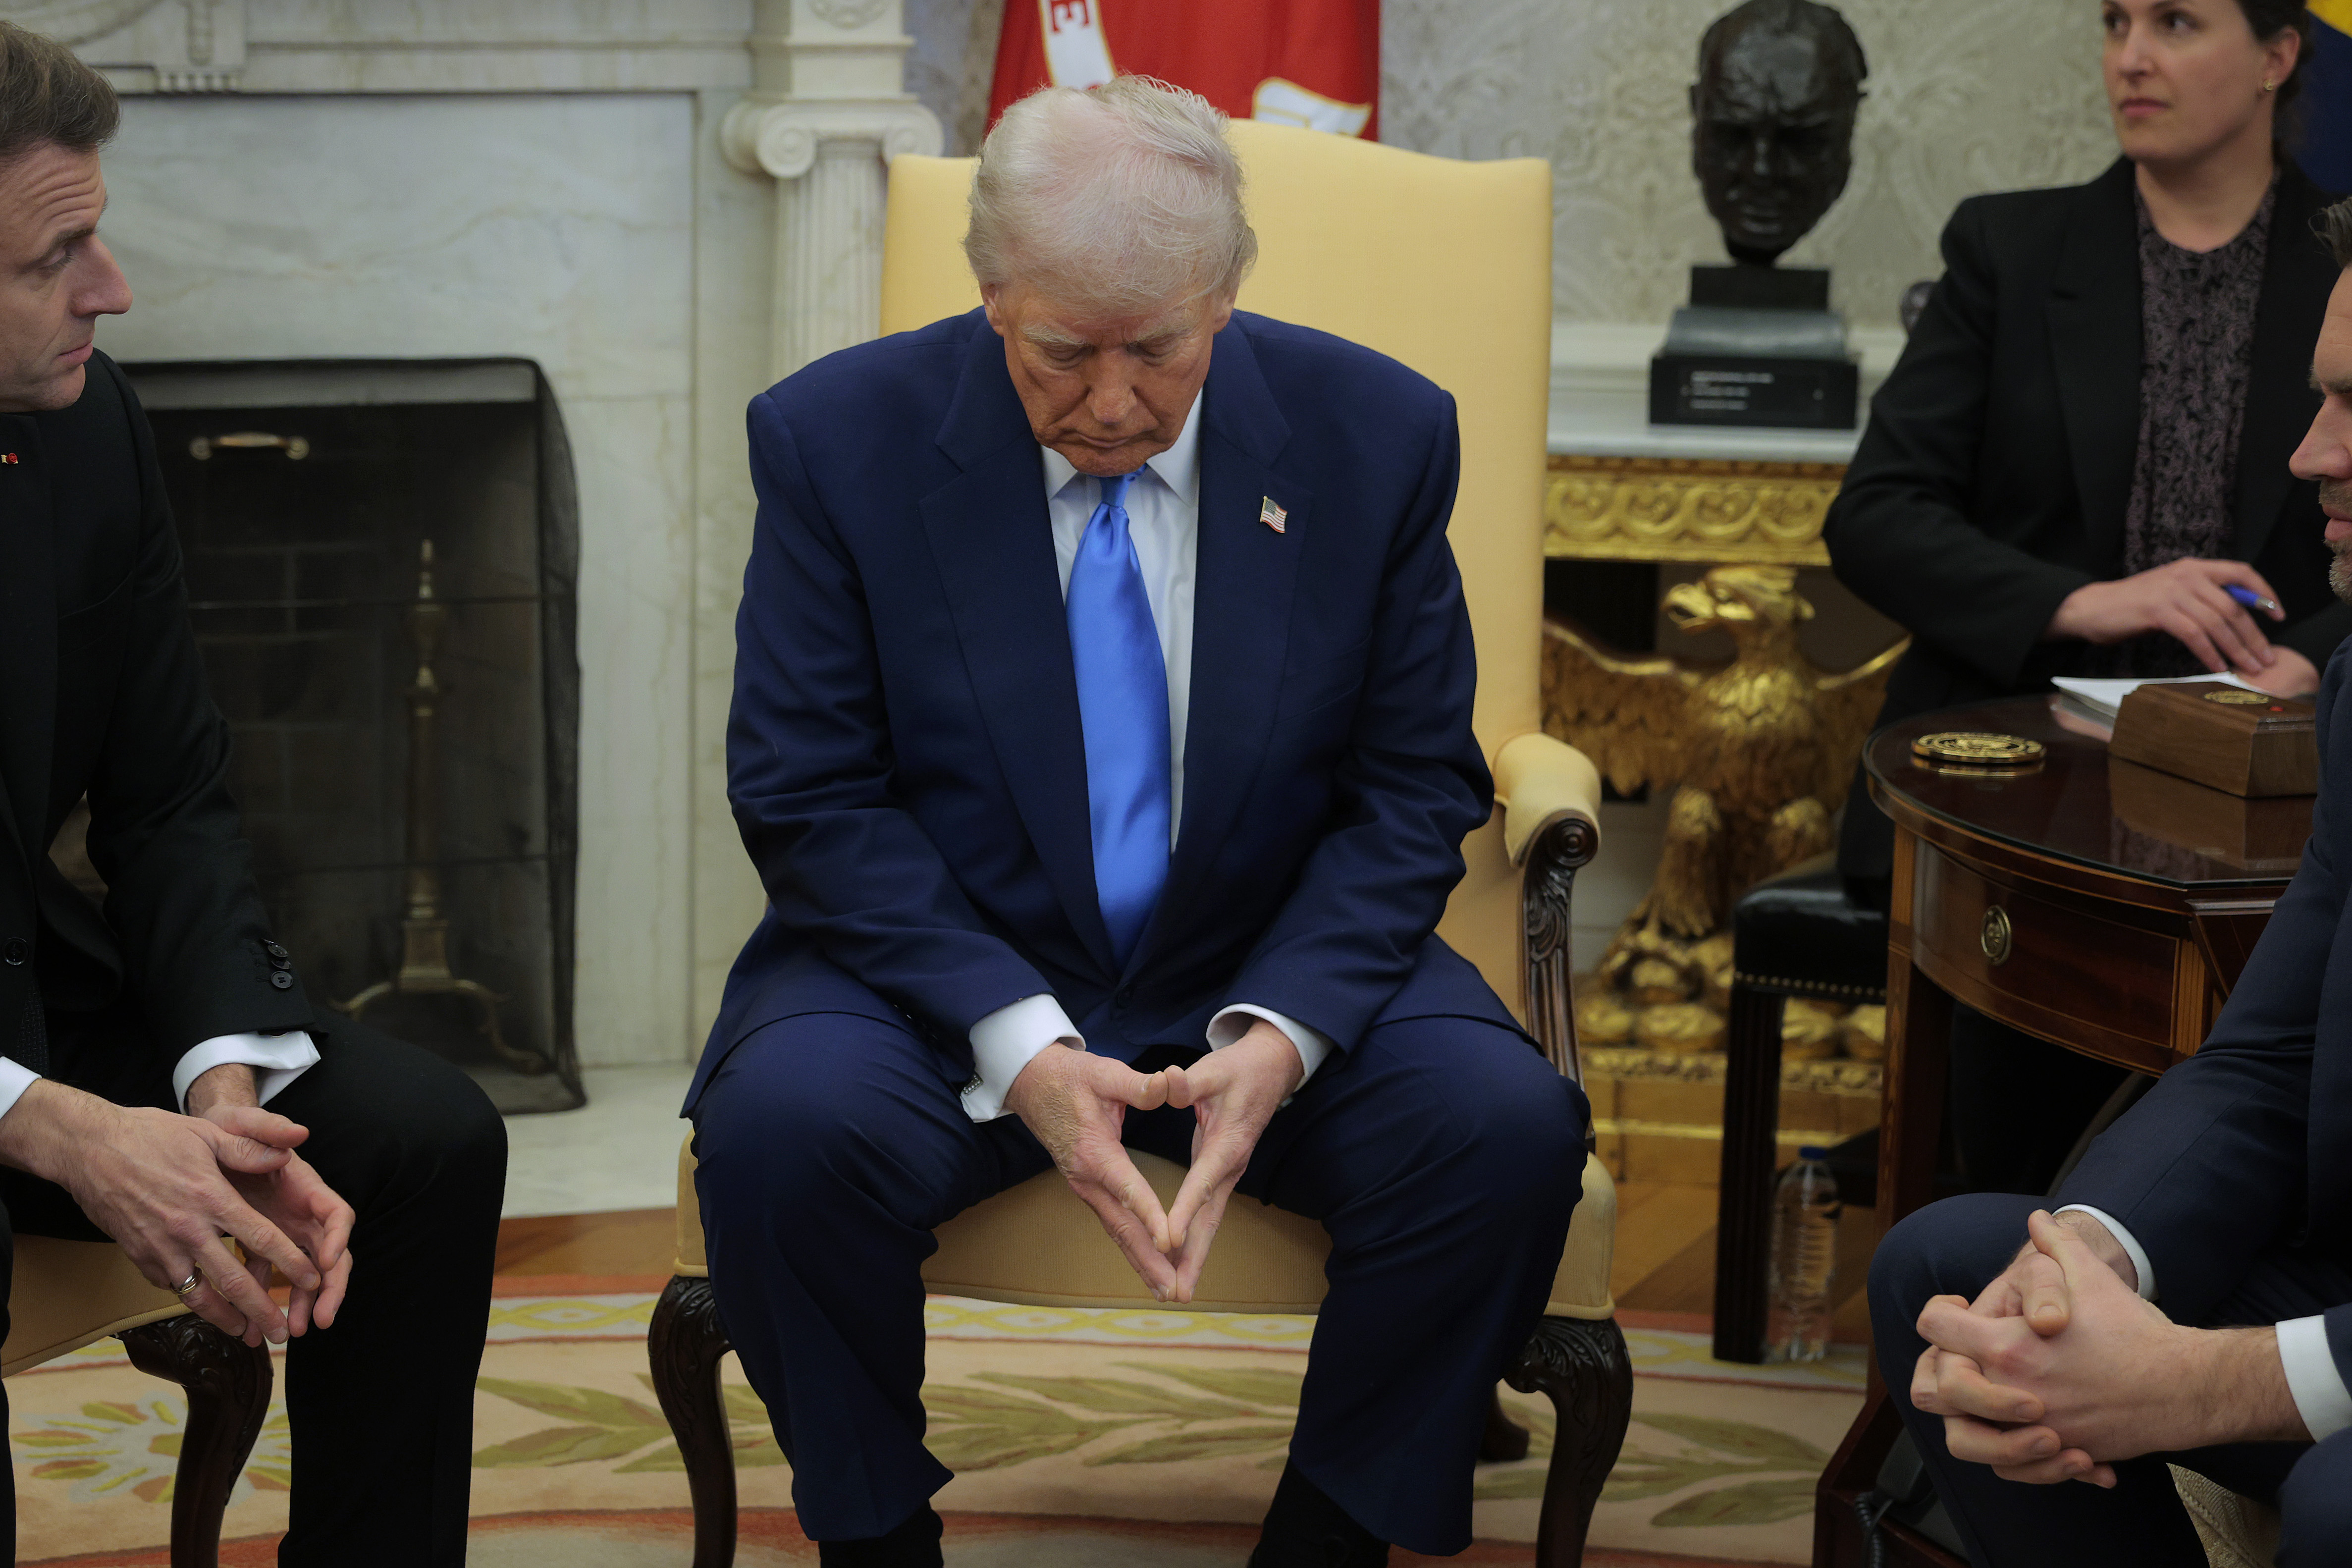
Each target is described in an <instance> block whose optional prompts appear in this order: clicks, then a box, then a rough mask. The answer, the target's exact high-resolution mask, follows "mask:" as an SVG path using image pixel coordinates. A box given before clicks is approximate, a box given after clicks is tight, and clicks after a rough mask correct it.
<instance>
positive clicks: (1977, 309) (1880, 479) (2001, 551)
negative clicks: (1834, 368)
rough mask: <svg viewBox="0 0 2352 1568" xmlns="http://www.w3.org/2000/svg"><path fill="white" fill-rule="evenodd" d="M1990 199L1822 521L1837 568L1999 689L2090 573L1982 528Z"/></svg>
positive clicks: (1947, 246) (1884, 609)
mask: <svg viewBox="0 0 2352 1568" xmlns="http://www.w3.org/2000/svg"><path fill="white" fill-rule="evenodd" d="M1983 211H1984V209H1983V207H1982V205H1981V204H1979V203H1976V202H1967V203H1963V204H1962V205H1961V206H1960V208H1959V210H1958V212H1956V213H1954V214H1953V215H1952V221H1951V222H1950V223H1949V224H1948V226H1946V227H1945V230H1944V240H1943V250H1944V276H1943V278H1942V279H1940V280H1939V281H1938V282H1937V285H1936V289H1935V292H1934V293H1933V294H1932V295H1931V296H1929V298H1928V301H1927V309H1926V310H1924V311H1922V312H1921V314H1920V317H1919V321H1918V323H1917V324H1916V326H1915V327H1913V329H1912V331H1911V340H1910V342H1909V343H1908V344H1907V345H1906V347H1905V349H1904V351H1903V357H1902V359H1901V360H1900V361H1899V362H1898V363H1896V365H1895V371H1894V374H1891V375H1889V376H1888V377H1887V378H1886V384H1885V385H1884V386H1882V387H1880V388H1879V390H1878V394H1877V395H1876V396H1875V397H1874V398H1873V399H1872V400H1871V409H1870V425H1869V427H1868V428H1867V429H1866V430H1864V433H1863V437H1862V442H1861V445H1860V447H1858V448H1857V449H1856V451H1855V453H1854V458H1853V463H1852V464H1851V465H1850V466H1849V467H1848V468H1847V469H1846V477H1845V485H1844V487H1843V489H1841V490H1840V491H1839V492H1838V498H1837V500H1835V501H1834V502H1833V503H1832V505H1831V507H1830V510H1829V516H1828V518H1827V519H1826V520H1825V521H1823V523H1822V542H1824V543H1825V544H1826V545H1827V546H1828V548H1829V552H1830V563H1831V565H1832V567H1833V568H1834V570H1835V571H1836V573H1837V576H1838V580H1839V581H1840V582H1842V583H1843V584H1845V585H1846V586H1847V587H1849V588H1851V589H1853V591H1854V593H1855V594H1857V595H1860V596H1861V597H1862V599H1863V600H1864V602H1865V603H1867V604H1868V605H1870V606H1871V607H1872V608H1873V609H1875V610H1877V611H1878V612H1879V613H1880V614H1882V615H1884V616H1887V617H1888V618H1890V619H1892V620H1894V621H1895V622H1898V623H1899V624H1901V625H1902V626H1906V627H1907V628H1908V629H1909V630H1910V632H1911V634H1912V635H1913V636H1914V637H1917V638H1919V639H1920V640H1921V641H1922V642H1924V643H1927V645H1929V646H1930V647H1934V648H1935V649H1936V650H1937V652H1939V653H1941V654H1943V655H1944V656H1945V657H1947V658H1951V659H1954V660H1957V661H1958V662H1959V663H1962V664H1965V665H1967V666H1969V668H1974V669H1976V670H1978V671H1979V672H1980V673H1981V674H1982V675H1983V676H1984V677H1985V679H1987V680H1988V681H1990V682H1991V684H1992V685H1993V686H1994V687H1995V688H1997V689H2008V688H2010V687H2011V686H2013V685H2015V684H2016V682H2017V681H2018V679H2019V678H2020V673H2021V671H2022V670H2023V668H2024V667H2025V663H2026V660H2027V659H2028V658H2030V657H2032V653H2033V650H2034V647H2035V645H2036V644H2038V643H2039V642H2040V641H2041V640H2042V632H2043V630H2044V629H2045V628H2047V627H2048V626H2049V624H2050V617H2051V616H2053V615H2054V614H2056V613H2057V609H2058V605H2059V604H2060V602H2061V601H2063V599H2064V598H2065V597H2066V595H2069V594H2071V593H2073V592H2074V590H2075V589H2077V588H2079V587H2081V586H2083V585H2084V584H2086V583H2089V582H2092V581H2093V580H2094V579H2093V578H2092V577H2091V576H2090V574H2087V573H2084V572H2081V571H2078V570H2076V569H2074V568H2073V567H2069V566H2062V565H2057V564H2054V563H2051V562H2048V561H2044V560H2042V559H2040V558H2039V557H2037V556H2035V555H2032V554H2031V553H2029V552H2026V551H2024V550H2021V549H2020V548H2019V547H2017V546H2016V545H2013V544H2007V543H2003V542H2000V541H1999V540H1996V539H1994V538H1992V537H1991V536H1990V535H1989V534H1987V533H1986V532H1985V531H1983V530H1982V529H1980V528H1979V527H1978V526H1977V525H1976V523H1975V522H1973V521H1970V519H1969V510H1968V509H1969V497H1970V492H1971V490H1972V489H1974V488H1975V477H1976V474H1977V470H1978V467H1979V463H1980V461H1981V460H1982V455H1981V448H1982V446H1983V440H1984V432H1985V423H1986V413H1987V408H1988V405H1990V400H1991V399H1992V398H1993V397H1994V396H1996V395H1998V389H1997V388H1996V387H1995V385H1994V384H1993V379H1994V355H1993V341H1994V333H1995V328H1996V325H1997V320H1996V318H1997V314H1998V310H1999V306H2000V300H1999V290H1998V288H1997V281H1996V277H1995V268H1994V266H1993V261H1992V257H1991V254H1990V243H1989V241H1988V238H1987V236H1986V233H1985V226H1984V222H1983Z"/></svg>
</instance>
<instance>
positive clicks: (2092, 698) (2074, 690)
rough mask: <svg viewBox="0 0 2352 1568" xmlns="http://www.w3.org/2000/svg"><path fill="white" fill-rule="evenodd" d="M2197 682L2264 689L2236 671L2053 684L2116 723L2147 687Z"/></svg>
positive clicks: (2060, 679) (2057, 678)
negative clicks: (2124, 707)
mask: <svg viewBox="0 0 2352 1568" xmlns="http://www.w3.org/2000/svg"><path fill="white" fill-rule="evenodd" d="M2195 680H2218V681H2220V682H2221V683H2222V684H2223V685H2225V686H2235V687H2238V688H2240V689H2242V690H2246V691H2259V690H2261V689H2262V688H2260V687H2258V686H2256V685H2254V684H2253V683H2252V681H2250V680H2246V679H2243V678H2242V677H2241V676H2240V675H2239V674H2238V672H2237V671H2236V670H2231V671H2229V672H2228V673H2226V674H2222V675H2181V676H2175V677H2172V678H2171V679H2165V680H2128V679H2126V680H2090V679H2084V677H2082V676H2079V675H2053V676H2052V677H2051V678H2050V684H2051V685H2053V686H2055V687H2056V688H2057V689H2059V690H2061V691H2063V692H2064V693H2065V694H2066V695H2067V696H2069V697H2071V698H2073V699H2074V700H2075V701H2077V702H2080V703H2081V704H2082V705H2083V706H2084V707H2085V708H2088V709H2089V710H2091V711H2093V712H2094V713H2096V714H2098V715H2099V716H2100V717H2102V718H2105V719H2107V720H2110V721H2112V720H2113V719H2114V718H2115V716H2116V709H2117V708H2119V707H2121V706H2122V705H2123V700H2124V699H2125V698H2126V697H2129V696H2130V695H2131V694H2132V693H2133V692H2135V691H2137V690H2138V689H2140V688H2141V687H2143V686H2186V685H2188V684H2189V682H2191V681H2195Z"/></svg>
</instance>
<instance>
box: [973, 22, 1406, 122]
mask: <svg viewBox="0 0 2352 1568" xmlns="http://www.w3.org/2000/svg"><path fill="white" fill-rule="evenodd" d="M1120 72H1127V73H1129V74H1130V75H1135V76H1152V77H1158V78H1159V79H1160V80H1162V81H1169V82H1173V83H1175V84H1176V85H1177V86H1178V87H1185V88H1190V89H1192V90H1193V91H1194V92H1197V93H1199V94H1200V95H1201V96H1202V97H1203V98H1205V99H1207V100H1209V101H1210V102H1211V103H1213V104H1215V105H1216V106H1217V107H1218V108H1219V109H1222V110H1224V111H1225V112H1226V113H1227V114H1230V115H1233V116H1234V118H1235V119H1246V120H1265V121H1275V122H1276V123H1279V124H1285V125H1305V126H1308V127H1311V128H1312V129H1314V130H1318V131H1336V132H1339V134H1341V135H1343V136H1363V137H1371V136H1373V135H1375V134H1376V133H1377V130H1378V121H1377V118H1376V110H1377V108H1378V100H1379V96H1380V80H1381V6H1380V0H1005V5H1004V35H1003V41H1002V42H1001V43H1000V44H999V45H998V47H997V51H996V82H995V87H994V89H993V90H992V92H991V93H990V95H989V104H988V120H989V123H990V124H992V125H993V124H994V123H995V122H996V117H997V116H998V115H1000V114H1003V112H1004V110H1005V106H1006V105H1008V104H1010V103H1012V102H1013V101H1014V100H1016V99H1021V98H1025V97H1027V96H1028V95H1029V94H1030V93H1033V92H1034V91H1036V90H1037V89H1039V88H1041V87H1045V86H1047V85H1048V84H1051V85H1053V86H1056V87H1095V86H1098V85H1099V84H1101V83H1103V82H1107V81H1108V80H1109V79H1111V78H1112V77H1113V76H1114V75H1116V74H1118V73H1120Z"/></svg>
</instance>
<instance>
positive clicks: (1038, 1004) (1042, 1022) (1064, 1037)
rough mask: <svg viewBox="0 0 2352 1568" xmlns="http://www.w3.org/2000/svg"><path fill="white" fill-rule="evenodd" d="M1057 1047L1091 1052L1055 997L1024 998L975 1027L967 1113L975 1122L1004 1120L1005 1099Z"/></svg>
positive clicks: (965, 1099)
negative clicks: (1032, 1063)
mask: <svg viewBox="0 0 2352 1568" xmlns="http://www.w3.org/2000/svg"><path fill="white" fill-rule="evenodd" d="M1056 1042H1058V1043H1060V1044H1062V1045H1065V1046H1067V1047H1070V1048H1071V1049H1072V1050H1074V1051H1083V1050H1085V1049H1086V1048H1087V1042H1086V1037H1084V1036H1082V1035H1080V1034H1079V1033H1078V1031H1077V1028H1076V1026H1074V1025H1072V1024H1071V1022H1070V1016H1069V1015H1068V1014H1067V1013H1065V1012H1064V1011H1062V1005H1061V1003H1060V1002H1058V1001H1056V1000H1055V998H1054V995H1053V993H1051V992H1048V991H1040V992H1039V993H1038V994H1036V995H1034V996H1024V997H1023V998H1021V1000H1020V1001H1018V1002H1015V1003H1013V1005H1011V1006H1009V1007H999V1008H998V1009H997V1010H996V1011H995V1012H993V1013H991V1014H990V1015H989V1016H987V1017H985V1018H982V1020H981V1021H980V1022H979V1023H977V1024H974V1025H973V1026H971V1065H972V1079H971V1082H970V1083H968V1084H966V1085H964V1086H963V1113H964V1114H965V1115H966V1116H969V1117H971V1119H972V1120H973V1121H995V1120H996V1119H997V1118H998V1117H1000V1116H1003V1114H1004V1113H1005V1111H1004V1097H1005V1096H1006V1095H1008V1094H1010V1093H1012V1092H1013V1079H1016V1078H1019V1077H1020V1076H1021V1069H1022V1068H1025V1067H1027V1066H1028V1065H1029V1058H1031V1057H1034V1056H1035V1055H1036V1054H1037V1053H1038V1052H1039V1051H1042V1050H1044V1049H1045V1047H1047V1046H1050V1045H1054V1044H1055V1043H1056Z"/></svg>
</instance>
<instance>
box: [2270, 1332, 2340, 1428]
mask: <svg viewBox="0 0 2352 1568" xmlns="http://www.w3.org/2000/svg"><path fill="white" fill-rule="evenodd" d="M2278 1352H2279V1366H2280V1368H2281V1369H2282V1370H2284V1372H2285V1373H2286V1390H2287V1392H2288V1393H2289V1394H2294V1407H2295V1410H2296V1411H2297V1413H2299V1414H2300V1415H2302V1416H2303V1424H2304V1425H2305V1426H2308V1427H2310V1428H2311V1440H2312V1441H2313V1442H2315V1443H2317V1442H2320V1441H2323V1440H2324V1439H2326V1438H2327V1437H2330V1436H2334V1435H2335V1434H2336V1433H2338V1432H2341V1431H2343V1430H2344V1429H2345V1428H2346V1427H2347V1426H2352V1389H2347V1388H2346V1387H2345V1386H2344V1374H2343V1373H2341V1372H2340V1371H2338V1370H2337V1369H2336V1352H2333V1351H2331V1350H2329V1349H2328V1348H2327V1320H2326V1319H2325V1318H2296V1319H2294V1320H2293V1321H2289V1322H2284V1323H2281V1324H2280V1325H2279V1326H2278Z"/></svg>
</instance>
